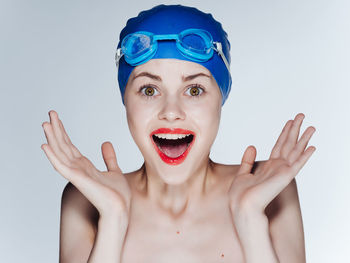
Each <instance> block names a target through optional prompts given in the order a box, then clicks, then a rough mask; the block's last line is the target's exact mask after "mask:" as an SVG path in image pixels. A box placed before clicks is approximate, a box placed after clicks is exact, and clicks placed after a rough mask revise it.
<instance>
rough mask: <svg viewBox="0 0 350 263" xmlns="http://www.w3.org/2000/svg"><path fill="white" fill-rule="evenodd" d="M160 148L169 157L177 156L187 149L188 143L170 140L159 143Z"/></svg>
mask: <svg viewBox="0 0 350 263" xmlns="http://www.w3.org/2000/svg"><path fill="white" fill-rule="evenodd" d="M171 141H173V142H171ZM158 148H159V149H160V150H161V151H162V152H163V153H164V154H165V155H167V156H168V157H170V158H177V157H179V156H180V155H181V154H183V153H184V152H185V151H186V149H187V143H186V142H184V143H179V142H176V140H169V142H165V143H161V144H158Z"/></svg>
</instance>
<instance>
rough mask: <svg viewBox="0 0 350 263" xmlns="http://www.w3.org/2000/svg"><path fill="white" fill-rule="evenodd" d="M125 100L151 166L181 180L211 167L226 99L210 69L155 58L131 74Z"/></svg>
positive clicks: (170, 178) (177, 181)
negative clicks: (209, 160)
mask: <svg viewBox="0 0 350 263" xmlns="http://www.w3.org/2000/svg"><path fill="white" fill-rule="evenodd" d="M124 102H125V107H126V114H127V120H128V125H129V129H130V132H131V135H132V137H133V139H134V140H135V143H136V144H137V146H138V147H139V149H140V151H141V153H142V155H143V157H144V159H145V164H146V168H147V169H148V170H149V171H153V172H155V173H156V174H158V175H159V176H160V177H161V178H162V180H163V181H165V182H166V183H168V184H181V183H183V182H185V181H186V180H187V179H189V177H190V176H191V175H192V174H196V172H197V171H198V170H199V169H202V168H203V167H206V165H207V164H208V156H209V152H210V148H211V146H212V144H213V142H214V140H215V137H216V134H217V131H218V128H219V123H220V115H221V102H222V98H221V93H220V90H219V87H218V86H217V83H216V81H215V79H214V78H213V76H212V75H211V73H210V71H209V70H207V69H206V68H205V67H203V66H201V65H199V64H197V63H194V62H189V61H184V60H177V59H151V60H150V61H148V62H147V63H145V64H142V65H140V66H137V67H135V69H134V70H133V72H132V73H131V75H130V77H129V80H128V84H127V87H126V90H125V94H124ZM186 134H190V135H187V136H186V137H184V135H186ZM162 137H163V138H162ZM182 137H184V138H182Z"/></svg>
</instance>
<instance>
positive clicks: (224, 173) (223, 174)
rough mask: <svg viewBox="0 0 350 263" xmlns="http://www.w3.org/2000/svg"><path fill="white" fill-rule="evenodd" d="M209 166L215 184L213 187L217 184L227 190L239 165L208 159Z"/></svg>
mask: <svg viewBox="0 0 350 263" xmlns="http://www.w3.org/2000/svg"><path fill="white" fill-rule="evenodd" d="M210 167H211V171H212V173H213V178H214V181H215V185H216V186H215V187H216V188H217V187H218V186H219V187H220V188H221V187H222V188H224V189H225V190H228V188H229V187H230V186H231V184H232V181H233V179H234V178H235V177H236V175H237V172H238V170H239V167H240V165H239V164H223V163H216V162H214V161H212V160H210ZM222 188H221V189H222ZM226 188H227V189H226Z"/></svg>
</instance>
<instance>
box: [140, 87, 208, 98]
mask: <svg viewBox="0 0 350 263" xmlns="http://www.w3.org/2000/svg"><path fill="white" fill-rule="evenodd" d="M149 87H151V88H153V89H155V90H157V89H156V88H155V87H154V86H153V85H151V84H145V85H142V86H141V87H140V89H139V93H140V94H141V96H143V97H146V99H154V97H155V96H147V95H145V94H144V93H143V90H144V89H146V88H149ZM191 88H198V89H200V90H201V91H202V92H200V94H199V95H197V96H190V97H191V99H198V97H200V96H202V95H203V93H204V92H205V90H204V88H203V87H202V86H201V85H199V84H192V85H191V86H189V87H188V88H187V90H186V92H187V91H188V90H189V89H191Z"/></svg>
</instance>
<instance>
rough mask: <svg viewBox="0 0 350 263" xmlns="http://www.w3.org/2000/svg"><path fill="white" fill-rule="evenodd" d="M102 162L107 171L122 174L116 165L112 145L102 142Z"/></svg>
mask: <svg viewBox="0 0 350 263" xmlns="http://www.w3.org/2000/svg"><path fill="white" fill-rule="evenodd" d="M101 150H102V156H103V160H104V162H105V164H106V166H107V170H108V171H116V172H120V173H121V172H122V171H121V170H120V168H119V166H118V163H117V157H116V155H115V151H114V148H113V145H112V143H110V142H104V143H103V144H102V146H101Z"/></svg>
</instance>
